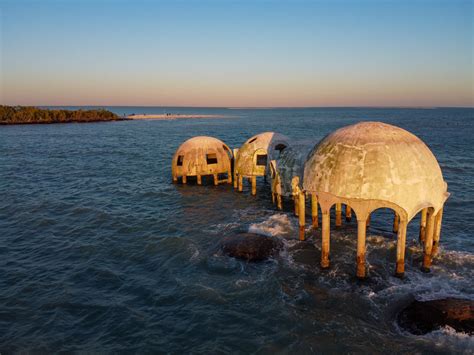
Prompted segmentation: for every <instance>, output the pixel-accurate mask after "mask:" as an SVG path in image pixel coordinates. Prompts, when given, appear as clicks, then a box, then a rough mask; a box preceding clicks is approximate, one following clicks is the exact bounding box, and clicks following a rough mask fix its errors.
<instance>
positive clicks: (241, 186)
mask: <svg viewBox="0 0 474 355" xmlns="http://www.w3.org/2000/svg"><path fill="white" fill-rule="evenodd" d="M238 181H239V184H238V185H239V186H238V188H239V192H242V190H243V188H244V178H243V176H242V175H239V177H238Z"/></svg>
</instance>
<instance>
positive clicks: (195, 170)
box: [172, 136, 232, 176]
mask: <svg viewBox="0 0 474 355" xmlns="http://www.w3.org/2000/svg"><path fill="white" fill-rule="evenodd" d="M231 157H232V151H231V149H230V148H229V147H228V146H227V145H226V144H225V143H224V142H222V141H221V140H219V139H217V138H213V137H207V136H198V137H193V138H191V139H188V140H187V141H186V142H184V143H183V144H181V145H180V146H179V148H178V149H177V150H176V152H175V154H174V156H173V162H172V172H173V175H179V176H181V175H188V176H195V175H208V174H219V173H226V172H230V169H231Z"/></svg>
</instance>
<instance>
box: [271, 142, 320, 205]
mask: <svg viewBox="0 0 474 355" xmlns="http://www.w3.org/2000/svg"><path fill="white" fill-rule="evenodd" d="M313 145H314V142H313V144H312V145H309V144H305V143H293V144H292V145H291V146H290V147H288V148H286V149H285V150H283V151H282V152H281V154H280V156H279V157H278V159H276V160H275V161H274V164H273V166H272V169H270V170H274V171H271V172H272V174H271V178H272V179H273V178H274V175H278V177H279V183H280V188H281V191H280V193H281V195H283V196H287V197H288V196H292V194H293V193H294V191H293V188H292V180H293V178H294V177H298V178H299V185H300V188H301V187H302V184H303V173H304V164H305V162H306V159H307V157H308V153H309V151H310V150H311V148H312V146H313Z"/></svg>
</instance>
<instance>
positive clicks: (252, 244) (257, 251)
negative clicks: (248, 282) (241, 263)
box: [220, 233, 283, 261]
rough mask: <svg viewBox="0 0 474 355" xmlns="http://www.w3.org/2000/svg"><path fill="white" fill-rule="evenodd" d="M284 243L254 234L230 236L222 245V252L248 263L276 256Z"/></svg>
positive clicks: (224, 239) (223, 240)
mask: <svg viewBox="0 0 474 355" xmlns="http://www.w3.org/2000/svg"><path fill="white" fill-rule="evenodd" d="M282 247H283V243H282V242H281V241H280V240H278V239H277V238H274V237H266V236H263V235H258V234H252V233H241V234H236V235H233V236H228V237H225V238H223V239H222V241H221V243H220V248H221V250H222V251H223V252H224V253H225V254H226V255H229V256H232V257H234V258H238V259H244V260H248V261H260V260H264V259H267V258H269V257H271V256H274V255H275V254H277V253H278V251H279V250H281V248H282Z"/></svg>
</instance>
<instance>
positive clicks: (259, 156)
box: [257, 154, 267, 165]
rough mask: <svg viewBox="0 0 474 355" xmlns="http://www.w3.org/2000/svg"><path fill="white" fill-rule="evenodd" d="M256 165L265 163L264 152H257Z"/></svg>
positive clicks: (265, 156)
mask: <svg viewBox="0 0 474 355" xmlns="http://www.w3.org/2000/svg"><path fill="white" fill-rule="evenodd" d="M257 165H267V155H266V154H257Z"/></svg>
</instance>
